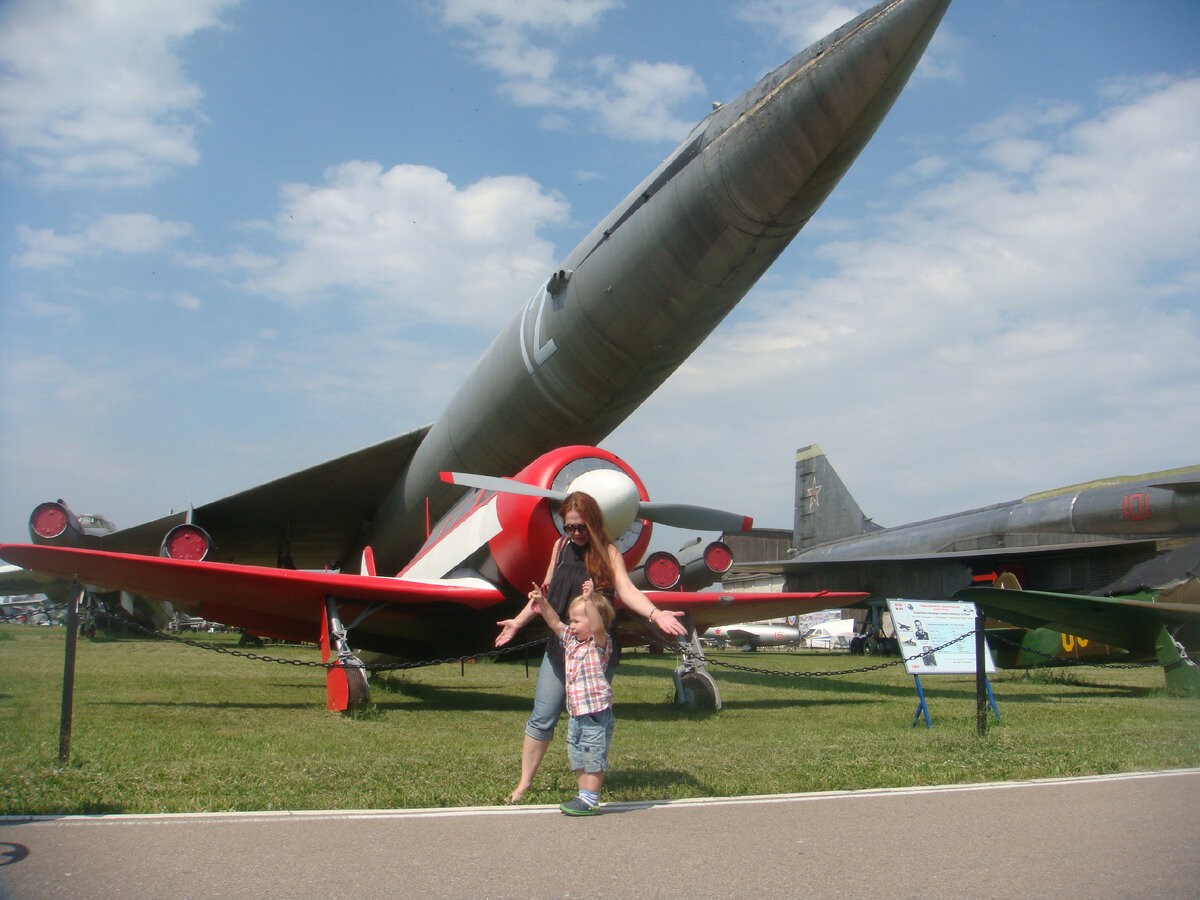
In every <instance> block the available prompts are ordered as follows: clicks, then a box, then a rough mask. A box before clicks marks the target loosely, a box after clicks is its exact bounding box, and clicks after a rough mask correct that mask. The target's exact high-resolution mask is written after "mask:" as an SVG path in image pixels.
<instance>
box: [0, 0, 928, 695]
mask: <svg viewBox="0 0 1200 900" xmlns="http://www.w3.org/2000/svg"><path fill="white" fill-rule="evenodd" d="M949 2H950V0H884V2H881V3H878V4H877V5H876V6H874V7H873V8H871V9H870V10H867V11H866V12H864V13H863V14H862V15H860V16H858V17H857V18H855V19H853V20H852V21H850V22H847V23H846V24H844V25H843V26H842V27H840V28H838V29H837V30H836V31H834V32H833V33H831V34H830V35H828V36H827V37H826V38H825V39H823V40H821V41H818V42H817V43H816V44H813V46H811V47H809V48H808V49H807V50H804V51H802V52H801V53H798V54H796V55H795V56H794V57H792V58H791V59H790V60H788V61H787V62H785V63H784V64H783V65H781V66H780V67H779V68H777V69H776V70H775V71H773V72H771V73H769V74H767V75H766V76H764V77H763V78H762V79H761V80H760V81H759V82H758V83H757V84H755V85H754V86H752V87H751V88H750V89H748V90H747V91H745V92H744V93H743V94H741V96H739V97H736V98H734V99H733V100H731V101H730V102H728V103H725V104H718V105H717V106H715V107H714V109H713V111H712V112H711V113H710V114H709V115H708V116H706V117H705V119H704V120H703V121H701V122H700V123H699V124H698V125H697V126H696V128H694V129H693V130H692V132H691V133H690V134H689V135H688V136H687V137H686V138H685V139H684V141H683V143H681V144H680V145H679V147H677V148H676V150H675V151H674V152H673V153H672V154H671V155H670V156H668V157H667V158H666V159H664V160H663V161H662V163H661V164H660V165H659V166H658V167H657V168H655V170H654V171H652V172H651V173H650V174H649V175H647V176H646V178H645V179H644V180H643V181H642V182H641V183H640V184H639V185H638V186H636V187H635V188H634V189H633V190H632V191H631V192H630V193H629V194H628V195H627V196H626V197H625V198H624V199H623V200H621V201H620V202H619V203H618V205H617V206H616V207H615V208H614V209H613V210H612V211H611V212H610V213H609V214H608V215H607V216H605V217H604V218H603V219H602V220H601V221H600V222H599V223H597V224H596V226H595V227H594V228H593V229H592V231H591V232H590V233H588V234H587V235H586V236H585V237H584V238H583V239H582V240H581V241H580V243H579V244H578V245H577V246H576V247H575V249H574V250H572V251H571V252H570V253H568V254H567V255H566V256H565V257H564V258H563V259H562V260H561V262H560V264H559V265H558V266H557V267H556V268H555V269H554V270H553V271H552V272H550V273H549V274H548V276H547V277H546V279H545V281H544V282H543V283H542V284H541V286H540V287H538V288H537V289H536V290H535V291H534V293H533V295H532V296H531V297H530V298H529V301H528V302H527V303H525V304H524V305H523V306H522V307H521V309H520V310H518V311H517V312H516V314H515V315H514V316H513V318H512V319H511V320H510V321H509V323H508V325H507V326H506V327H505V328H504V329H502V330H501V332H500V333H499V334H498V335H497V337H496V339H495V341H494V342H493V343H492V345H491V347H489V349H488V350H487V352H486V353H485V354H484V355H483V357H481V358H480V360H479V361H478V363H477V364H476V365H475V368H474V369H472V371H471V372H470V374H469V375H468V376H467V378H466V381H465V382H464V383H463V384H462V386H461V387H460V388H459V389H458V391H457V392H456V393H455V394H454V396H453V397H452V398H451V400H450V402H449V404H448V405H447V407H446V409H445V410H444V412H443V413H442V415H441V416H440V417H439V418H438V420H437V421H436V422H434V423H433V424H431V425H426V426H424V427H421V428H417V429H415V430H413V431H411V432H408V433H407V434H402V435H400V436H398V437H394V438H392V439H390V440H387V441H384V442H382V443H380V444H376V445H375V446H372V447H367V448H365V449H363V450H359V451H356V452H354V453H350V454H348V455H346V456H343V457H340V458H338V459H334V460H329V461H328V462H325V463H321V464H319V465H316V466H313V467H312V468H310V469H306V470H304V471H301V472H297V473H294V474H292V475H288V476H285V477H283V478H279V479H276V480H275V481H271V482H269V483H267V484H263V485H258V486H256V487H253V488H250V489H248V490H245V491H242V492H241V493H238V494H234V495H232V496H229V497H225V498H222V499H219V500H216V501H214V502H211V503H206V504H203V505H201V506H198V507H195V508H192V509H188V510H186V511H183V512H179V513H173V514H171V515H168V516H164V517H163V518H160V519H157V520H155V521H152V522H146V523H143V524H139V525H134V526H132V527H130V528H126V529H123V530H120V531H111V530H109V529H107V528H101V529H99V531H102V532H103V533H92V532H95V531H97V529H92V530H91V531H89V529H88V528H87V527H85V521H84V519H81V518H80V517H78V516H75V515H74V514H73V513H71V511H70V510H69V509H68V508H67V507H66V505H65V504H63V503H62V502H61V501H59V502H57V503H53V502H52V503H44V504H41V505H40V506H38V507H37V508H36V509H34V511H33V514H32V516H31V517H30V523H29V524H30V539H31V540H32V541H33V542H34V544H35V545H37V546H26V545H7V546H0V557H3V558H4V559H6V560H8V561H9V562H12V563H15V564H16V565H18V566H22V567H24V569H27V570H31V572H32V573H33V575H32V576H31V575H30V573H28V572H20V571H17V572H9V573H4V572H0V586H6V589H7V590H15V591H20V592H28V591H29V590H31V589H32V590H43V589H46V588H40V587H36V586H35V587H32V588H31V587H29V586H28V585H30V584H31V583H33V584H36V583H37V582H31V581H30V578H31V577H34V576H41V577H45V576H46V575H50V576H57V577H61V578H65V579H71V578H72V577H73V576H76V575H78V576H79V580H80V581H81V582H84V583H89V584H92V583H94V584H96V585H100V586H103V587H106V588H111V589H120V590H121V591H123V592H125V597H123V600H124V599H129V600H130V602H132V603H136V602H138V601H137V599H136V598H137V597H138V596H139V595H142V596H147V597H151V598H160V599H168V600H171V601H172V602H174V603H175V604H177V605H178V606H180V607H182V608H183V609H187V610H192V611H195V612H197V613H198V614H200V615H203V617H204V618H206V619H212V620H215V621H219V622H223V623H225V624H228V625H240V626H244V627H246V628H247V629H249V630H251V631H255V632H259V633H262V634H271V635H278V636H280V637H285V638H298V639H303V640H312V639H314V638H316V637H317V636H318V634H320V633H322V632H323V633H325V634H327V635H328V638H327V640H326V641H325V643H327V644H328V643H331V644H332V645H333V647H332V648H331V649H333V650H335V651H336V653H337V655H338V659H339V661H340V662H342V663H343V665H341V666H340V667H337V668H334V669H333V670H332V672H333V674H332V675H331V682H340V680H341V679H343V678H345V677H346V674H347V673H349V679H350V681H351V682H352V684H351V686H350V688H348V690H353V691H357V690H358V687H365V681H364V680H363V677H362V676H363V672H362V669H361V667H360V666H359V665H357V661H356V660H354V658H353V657H352V655H351V652H350V647H349V645H350V643H351V642H350V641H349V640H348V639H347V638H346V636H345V632H346V630H349V631H351V632H352V633H353V644H354V646H355V648H356V649H360V650H364V651H368V652H372V651H373V652H381V653H387V654H390V655H398V656H404V657H408V658H410V659H426V660H427V659H438V658H445V657H447V656H453V655H455V654H456V653H457V654H459V655H466V654H471V653H474V652H477V651H479V650H481V649H482V648H483V647H485V646H490V644H491V641H492V639H493V637H494V634H495V623H496V621H497V620H498V619H503V618H505V617H506V616H508V615H511V614H512V613H513V612H515V611H516V604H518V603H522V602H524V597H525V586H526V585H528V584H529V583H530V582H531V581H536V580H538V579H539V578H540V576H541V575H542V574H544V571H545V569H544V566H545V565H546V563H547V562H548V560H549V557H550V553H551V548H552V546H553V542H554V540H555V539H556V537H557V534H558V529H557V528H556V527H555V523H554V519H553V507H552V504H551V501H550V499H549V498H548V497H547V496H546V495H545V491H546V490H549V491H551V492H553V496H558V495H560V494H561V492H563V491H564V490H567V489H568V488H570V487H571V486H575V487H577V488H578V489H580V490H586V491H587V492H588V493H592V494H593V495H597V494H599V495H603V496H597V500H599V501H600V502H601V507H602V508H603V509H604V510H605V514H606V518H607V521H608V525H609V527H610V531H611V532H612V534H613V535H614V537H616V538H617V541H618V546H619V547H620V548H621V550H622V552H623V553H624V554H625V558H626V561H627V566H628V567H629V568H630V570H631V571H632V569H633V567H634V565H636V563H637V562H638V560H640V558H641V556H642V554H643V553H644V552H645V550H646V547H647V544H648V542H649V534H650V527H649V522H650V521H659V522H662V523H664V524H676V525H683V526H684V527H687V528H689V529H695V530H698V531H714V530H731V529H736V528H739V527H742V522H743V520H742V519H741V518H740V517H736V516H735V517H730V516H727V515H725V516H722V515H720V514H716V515H713V514H712V513H711V512H710V511H704V510H699V509H696V508H694V507H693V508H686V507H672V506H665V507H664V506H661V505H655V504H650V503H649V502H648V501H647V500H646V492H645V489H644V488H643V487H642V484H641V482H640V481H639V480H638V479H637V476H636V475H634V473H633V472H632V470H630V469H629V468H628V467H627V466H626V465H625V464H624V463H623V462H621V461H620V460H618V459H616V458H615V457H613V456H611V455H610V454H606V453H604V452H603V451H600V450H595V449H593V448H592V447H590V446H588V447H580V446H575V447H570V448H566V449H561V447H562V445H563V444H575V445H594V444H597V443H599V442H601V441H603V440H604V439H605V438H606V437H607V436H608V435H609V434H611V433H612V431H613V429H615V428H616V427H617V426H618V425H620V424H621V422H623V421H624V420H625V419H626V417H628V416H629V415H630V414H631V413H632V412H633V411H634V410H635V409H637V408H638V406H639V405H640V404H641V403H642V402H643V401H644V400H645V399H646V398H647V397H649V396H650V395H651V394H652V393H653V392H654V390H655V389H656V388H657V387H658V386H659V385H661V384H662V383H663V382H664V381H665V380H666V379H667V378H668V377H669V376H670V375H671V373H672V372H674V371H676V370H677V369H678V367H679V366H680V365H681V364H682V363H683V361H684V360H685V359H687V357H688V355H689V354H690V353H691V352H692V351H693V350H695V348H696V347H698V346H699V345H700V343H701V342H702V341H703V340H704V339H705V338H706V337H707V336H708V334H709V333H710V332H711V331H712V330H713V329H714V328H716V327H717V325H718V323H720V322H721V320H722V319H724V318H725V317H726V316H727V315H728V314H729V313H730V312H731V311H732V310H733V308H734V307H735V306H736V305H737V304H738V302H739V301H740V300H741V298H742V297H743V296H744V295H745V294H746V292H747V291H748V290H749V289H750V288H751V287H752V286H753V285H754V283H755V282H756V281H757V280H758V279H759V278H760V277H761V276H762V275H763V273H764V272H766V270H767V269H768V267H769V266H770V265H771V263H772V261H774V260H775V259H776V258H777V257H778V256H779V254H781V253H782V252H784V250H785V248H786V247H787V245H788V244H789V243H790V242H791V241H792V239H793V238H795V237H796V236H797V235H798V234H799V232H800V230H801V229H802V228H803V227H804V226H805V224H806V223H807V222H808V221H809V220H810V219H811V218H812V216H813V215H814V214H815V213H816V212H817V210H818V209H819V207H820V206H821V204H822V203H823V202H824V200H825V198H826V197H827V196H828V195H829V193H830V191H832V190H833V189H834V186H835V185H836V184H837V182H838V181H839V179H841V177H842V176H843V175H844V174H845V172H846V171H847V169H848V168H849V167H850V165H851V164H852V163H853V161H854V159H855V158H856V157H857V155H858V153H859V152H860V151H861V150H862V148H863V147H864V146H865V145H866V143H867V142H868V141H869V140H870V138H871V135H872V134H874V132H875V130H876V128H878V127H879V125H880V123H881V122H882V121H883V119H884V117H885V116H886V115H887V113H888V110H889V109H891V106H892V104H893V103H894V102H895V100H896V97H897V96H898V95H899V93H900V91H901V89H902V88H903V86H904V84H905V83H906V81H907V80H908V77H909V76H910V75H911V74H912V72H913V70H914V68H915V67H916V65H917V62H918V61H919V60H920V58H921V55H922V53H923V52H924V50H925V47H926V46H927V45H928V43H929V41H930V39H931V38H932V37H933V34H934V32H935V31H936V29H937V27H938V23H939V22H940V21H941V18H942V16H943V14H944V13H945V11H946V7H947V6H948V5H949ZM556 448H560V449H556ZM449 469H456V470H459V471H464V470H465V471H468V472H472V473H482V474H483V475H487V476H498V475H505V474H508V473H512V472H518V474H517V476H516V478H515V480H512V481H502V480H496V479H494V478H493V479H492V480H487V479H483V480H480V478H479V476H478V475H472V476H460V475H454V476H450V477H449V478H443V477H442V473H444V472H446V470H449ZM518 470H519V471H518ZM594 470H596V471H601V474H594ZM602 470H607V472H608V473H610V474H604V472H603V471H602ZM611 473H617V474H611ZM585 476H586V477H585ZM522 484H523V485H525V486H527V487H528V486H532V487H533V488H534V489H535V490H536V491H541V492H542V493H539V494H538V495H537V496H527V495H525V494H514V493H512V492H513V491H514V490H525V488H522V487H521V485H522ZM465 488H470V489H471V490H466V491H465V490H464V489H465ZM501 489H502V490H501ZM618 501H619V502H618ZM431 521H432V522H436V523H437V524H436V526H435V527H434V528H433V529H432V530H431V529H430V526H429V523H430V522H431ZM164 535H165V537H164ZM209 535H211V536H212V538H215V542H214V540H213V539H212V538H210V537H209ZM214 544H215V545H216V547H215V550H216V552H215V553H212V554H211V560H212V561H206V559H205V557H206V555H210V554H209V551H210V550H212V549H213V548H214ZM155 553H161V555H162V556H163V557H167V558H161V559H160V558H153V557H149V558H148V557H147V556H146V555H134V554H155ZM414 554H415V556H414ZM325 565H330V567H331V568H336V569H337V570H338V571H339V572H340V573H341V574H326V573H320V572H314V571H296V569H307V570H313V569H319V568H321V567H322V566H325ZM269 566H275V567H276V568H266V567H269ZM360 566H361V571H362V574H359V575H352V574H346V572H348V571H352V570H353V569H355V568H359V567H360ZM376 571H378V572H379V573H381V574H382V575H393V574H394V575H395V577H392V578H388V577H379V576H377V575H376V574H375V572H376ZM60 589H61V588H50V590H60ZM859 596H860V595H858V594H829V593H824V592H820V593H815V594H790V595H781V594H770V595H755V594H744V595H732V594H717V593H707V594H706V593H686V592H685V593H670V594H651V599H652V600H653V601H654V602H655V603H657V604H659V605H660V606H663V607H666V608H668V609H680V610H685V611H686V612H687V613H688V614H689V615H690V617H691V624H692V625H693V626H694V627H695V628H699V629H700V630H701V631H703V630H704V629H705V628H708V627H711V626H714V625H721V624H729V623H734V622H744V621H747V620H750V619H754V618H764V617H767V616H769V615H782V614H788V613H802V612H806V611H810V610H815V609H818V608H824V607H834V606H838V605H839V604H840V603H841V602H843V601H845V600H848V599H850V598H851V597H853V598H856V599H857V598H858V597H859ZM343 621H345V622H346V623H347V625H346V626H345V627H343V625H342V622H343ZM630 624H636V623H630ZM643 630H644V628H643ZM695 635H696V632H695V630H694V629H693V631H692V633H691V638H692V641H693V643H694V644H695V646H696V648H697V650H698V648H699V645H698V643H697V642H696V637H695ZM676 686H677V691H678V692H680V693H683V694H686V693H687V692H688V691H689V690H692V691H693V692H695V691H703V692H705V693H707V694H709V695H710V696H711V697H712V698H713V699H714V700H717V702H719V700H718V698H716V686H715V684H712V683H711V679H709V678H707V676H706V675H703V676H702V673H700V672H695V671H690V670H685V671H684V672H683V673H681V674H678V675H677V682H676ZM330 691H331V694H332V695H333V696H332V702H333V703H335V705H337V704H342V703H344V702H346V701H344V700H343V694H344V690H343V686H342V685H341V684H340V683H333V684H332V685H331V688H330Z"/></svg>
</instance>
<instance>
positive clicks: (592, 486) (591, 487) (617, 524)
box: [567, 469, 641, 540]
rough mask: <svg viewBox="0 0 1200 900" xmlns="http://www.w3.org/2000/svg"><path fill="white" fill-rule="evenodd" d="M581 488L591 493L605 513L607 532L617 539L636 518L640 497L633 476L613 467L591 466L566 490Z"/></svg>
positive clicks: (579, 489)
mask: <svg viewBox="0 0 1200 900" xmlns="http://www.w3.org/2000/svg"><path fill="white" fill-rule="evenodd" d="M574 491H582V492H583V493H585V494H591V496H592V499H594V500H595V501H596V503H598V504H599V505H600V509H601V511H602V512H603V513H604V525H605V527H607V528H608V534H609V536H610V537H611V538H612V539H613V540H616V539H617V538H619V537H620V536H621V535H623V534H624V533H625V532H626V530H627V529H628V528H629V526H630V525H632V524H633V520H634V519H635V518H636V517H637V511H638V503H639V502H640V501H641V497H640V496H639V494H638V489H637V485H636V484H634V483H633V479H632V478H630V477H629V476H628V475H626V474H625V473H624V472H619V471H617V470H616V469H592V470H591V471H589V472H584V473H583V474H582V475H580V476H579V477H578V478H576V479H575V480H574V481H572V482H571V484H570V485H569V486H568V487H567V493H568V494H569V493H572V492H574Z"/></svg>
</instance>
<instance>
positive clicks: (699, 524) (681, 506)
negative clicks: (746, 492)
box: [638, 502, 754, 531]
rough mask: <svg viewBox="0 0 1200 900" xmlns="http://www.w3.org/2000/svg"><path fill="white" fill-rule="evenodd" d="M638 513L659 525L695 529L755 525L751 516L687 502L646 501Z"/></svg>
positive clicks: (729, 529)
mask: <svg viewBox="0 0 1200 900" xmlns="http://www.w3.org/2000/svg"><path fill="white" fill-rule="evenodd" d="M638 515H640V516H641V517H642V518H644V519H649V520H650V521H651V522H656V523H658V524H659V525H670V526H671V527H672V528H689V529H693V530H695V531H747V530H749V529H750V528H751V527H752V526H753V525H754V520H753V519H752V518H750V517H749V516H743V515H740V514H738V513H731V512H725V511H724V510H721V509H711V508H709V507H707V506H689V505H687V504H685V503H651V502H644V503H642V504H640V505H639V506H638Z"/></svg>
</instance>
